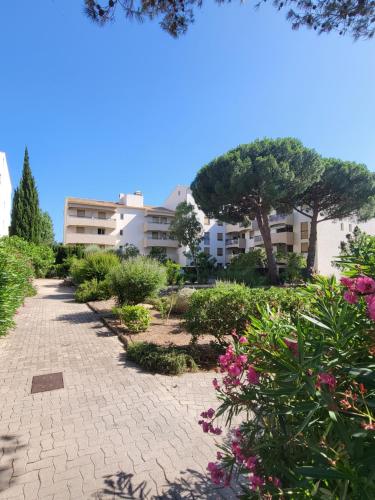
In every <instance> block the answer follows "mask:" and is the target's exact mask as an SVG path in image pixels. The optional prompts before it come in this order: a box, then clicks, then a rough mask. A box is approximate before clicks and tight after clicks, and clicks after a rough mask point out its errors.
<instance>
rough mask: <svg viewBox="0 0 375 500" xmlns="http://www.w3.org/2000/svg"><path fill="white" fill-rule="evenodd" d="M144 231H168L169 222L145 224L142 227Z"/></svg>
mask: <svg viewBox="0 0 375 500" xmlns="http://www.w3.org/2000/svg"><path fill="white" fill-rule="evenodd" d="M143 229H144V231H168V230H169V222H153V221H149V222H145V223H144V225H143Z"/></svg>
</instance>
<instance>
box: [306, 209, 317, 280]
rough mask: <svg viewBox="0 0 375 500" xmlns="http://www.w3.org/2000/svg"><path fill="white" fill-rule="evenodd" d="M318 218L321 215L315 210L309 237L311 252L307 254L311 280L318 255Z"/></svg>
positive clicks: (308, 271) (308, 273) (308, 275)
mask: <svg viewBox="0 0 375 500" xmlns="http://www.w3.org/2000/svg"><path fill="white" fill-rule="evenodd" d="M318 216H319V213H318V212H317V211H316V210H314V211H313V215H312V217H311V223H310V237H309V250H308V253H307V277H308V278H311V277H312V275H313V274H314V270H315V255H316V242H317V229H318Z"/></svg>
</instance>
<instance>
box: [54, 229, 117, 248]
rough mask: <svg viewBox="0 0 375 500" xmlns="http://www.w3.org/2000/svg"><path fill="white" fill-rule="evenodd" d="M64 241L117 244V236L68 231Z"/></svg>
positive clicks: (87, 243) (88, 243)
mask: <svg viewBox="0 0 375 500" xmlns="http://www.w3.org/2000/svg"><path fill="white" fill-rule="evenodd" d="M64 243H66V244H69V243H73V244H76V243H78V244H83V245H105V246H115V244H116V237H115V236H112V235H111V234H89V233H87V234H82V233H70V232H66V234H65V241H64Z"/></svg>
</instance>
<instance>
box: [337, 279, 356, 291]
mask: <svg viewBox="0 0 375 500" xmlns="http://www.w3.org/2000/svg"><path fill="white" fill-rule="evenodd" d="M340 283H341V284H342V285H343V286H346V288H349V289H351V288H352V287H354V286H355V280H354V279H353V278H346V277H345V276H344V277H343V278H341V279H340Z"/></svg>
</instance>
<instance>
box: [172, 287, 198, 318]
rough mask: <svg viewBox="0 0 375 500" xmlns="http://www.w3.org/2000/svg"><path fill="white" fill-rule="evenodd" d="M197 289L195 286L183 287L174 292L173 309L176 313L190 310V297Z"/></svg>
mask: <svg viewBox="0 0 375 500" xmlns="http://www.w3.org/2000/svg"><path fill="white" fill-rule="evenodd" d="M194 292H195V290H194V289H193V288H182V289H181V290H179V291H178V292H177V293H176V294H174V297H173V298H172V300H173V307H172V311H173V312H174V313H176V314H185V313H186V312H187V311H188V308H189V303H190V298H191V296H192V295H193V293H194Z"/></svg>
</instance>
